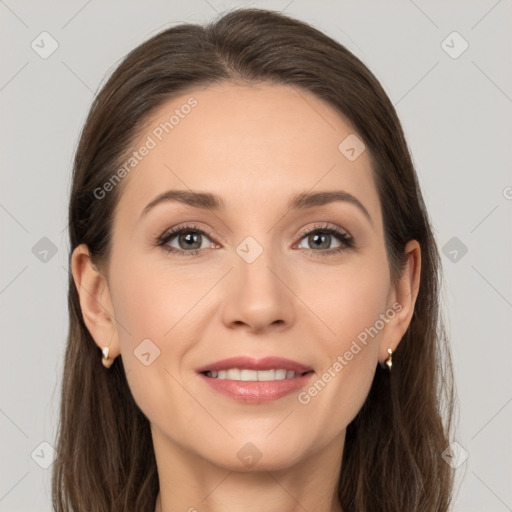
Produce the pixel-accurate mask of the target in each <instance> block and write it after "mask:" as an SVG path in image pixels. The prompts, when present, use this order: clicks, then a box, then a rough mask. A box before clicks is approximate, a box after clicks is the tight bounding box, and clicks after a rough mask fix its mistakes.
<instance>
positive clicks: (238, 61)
mask: <svg viewBox="0 0 512 512" xmlns="http://www.w3.org/2000/svg"><path fill="white" fill-rule="evenodd" d="M69 230H70V231H69V233H70V241H71V255H70V267H71V275H70V281H69V311H70V330H69V337H68V345H67V349H66V358H65V370H64V378H63V391H62V412H61V421H60V430H59V434H58V453H59V456H58V458H57V461H56V463H55V464H54V474H53V501H54V507H55V510H57V511H71V510H73V511H88V512H91V511H110V512H112V511H132V510H133V511H139V512H140V511H148V512H153V511H156V512H159V511H169V512H170V511H178V510H198V511H201V510H210V511H216V510H244V511H250V510H262V509H264V510H267V511H274V510H275V511H285V510H289V511H292V510H299V509H300V510H311V511H313V510H315V511H319V512H323V511H344V512H348V511H373V510H375V511H398V510H400V511H403V510H406V511H408V512H409V511H410V512H412V511H420V510H421V511H445V510H448V509H449V504H450V500H451V495H452V485H453V474H452V469H451V468H450V466H449V465H448V464H447V463H446V462H445V461H444V459H443V458H442V456H441V455H442V452H443V451H444V450H445V449H446V448H447V446H448V445H449V442H450V429H451V428H452V409H453V389H452V384H451V383H452V369H451V363H450V352H449V349H448V347H447V345H446V340H445V336H444V329H443V324H442V319H441V316H440V314H439V303H438V291H439V287H440V276H441V274H440V260H439V256H438V252H437V248H436V244H435V241H434V238H433V234H432V230H431V227H430V224H429V220H428V215H427V212H426V209H425V205H424V202H423V199H422V196H421V192H420V190H419V186H418V180H417V177H416V174H415V170H414V167H413V164H412V161H411V157H410V155H409V152H408V148H407V144H406V141H405V139H404V134H403V131H402V128H401V126H400V122H399V120H398V118H397V115H396V112H395V110H394V108H393V106H392V104H391V102H390V101H389V98H388V97H387V96H386V94H385V92H384V91H383V89H382V87H381V86H380V84H379V83H378V81H377V80H376V78H375V77H374V76H373V75H372V74H371V72H370V71H369V70H368V69H367V68H366V67H365V66H364V64H363V63H362V62H361V61H359V60H358V59H357V58H356V57H355V56H354V55H352V54H351V53H350V52H348V51H347V50H346V49H345V48H344V47H343V46H342V45H340V44H339V43H337V42H336V41H334V40H332V39H330V38H329V37H327V36H326V35H324V34H322V33H321V32H319V31H317V30H316V29H314V28H312V27H311V26H309V25H307V24H305V23H302V22H299V21H296V20H294V19H291V18H289V17H287V16H284V15H280V14H277V13H274V12H270V11H264V10H257V9H243V10H238V11H233V12H230V13H228V14H226V15H225V16H223V17H221V18H220V19H219V20H217V21H216V22H214V23H211V24H210V25H208V26H206V27H201V26H197V25H179V26H175V27H173V28H170V29H167V30H165V31H163V32H161V33H160V34H158V35H156V36H155V37H153V38H151V39H150V40H148V41H146V42H145V43H143V44H142V45H140V46H139V47H138V48H136V49H135V50H133V51H132V52H131V53H130V54H129V55H128V56H127V57H126V58H125V59H124V61H123V62H122V63H121V64H120V65H119V66H118V68H117V69H116V70H115V71H114V73H113V74H112V76H111V77H110V78H109V80H108V81H107V83H106V84H105V85H104V87H103V88H102V90H101V91H100V93H99V94H98V96H97V98H96V99H95V101H94V104H93V106H92V108H91V111H90V114H89V116H88V119H87V121H86V124H85V127H84V129H83V132H82V134H81V139H80V143H79V146H78V148H77V152H76V158H75V163H74V173H73V185H72V191H71V199H70V209H69ZM102 363H103V364H102Z"/></svg>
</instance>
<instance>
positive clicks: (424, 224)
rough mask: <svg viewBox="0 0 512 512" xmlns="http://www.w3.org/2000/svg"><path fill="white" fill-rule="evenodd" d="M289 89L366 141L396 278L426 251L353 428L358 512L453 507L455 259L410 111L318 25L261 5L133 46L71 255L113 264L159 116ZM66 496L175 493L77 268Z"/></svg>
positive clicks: (351, 461)
mask: <svg viewBox="0 0 512 512" xmlns="http://www.w3.org/2000/svg"><path fill="white" fill-rule="evenodd" d="M262 82H264V83H274V84H286V85H289V86H292V87H295V88H297V89H298V90H304V91H309V92H311V93H313V94H315V95H316V96H317V97H318V98H321V99H323V100H324V101H325V102H327V104H329V105H330V106H331V107H332V108H333V109H334V110H336V111H337V112H338V113H339V115H340V116H342V117H343V119H344V120H346V122H348V123H349V125H350V126H351V127H353V128H354V131H355V132H356V133H357V134H358V136H359V137H360V138H361V139H362V140H363V142H364V144H365V145H366V148H367V151H368V154H369V156H370V159H371V163H372V172H373V176H374V179H375V183H376V188H377V190H378V193H379V200H380V204H381V210H382V218H383V224H384V237H385V244H386V252H387V255H388V261H389V267H390V275H391V280H392V282H393V283H396V281H397V279H398V278H399V277H400V275H401V271H402V270H403V268H404V264H405V261H406V260H405V254H404V247H405V245H406V243H407V242H408V241H409V240H412V239H415V240H417V241H418V242H419V243H420V246H421V277H420V290H419V293H418V296H417V300H416V304H415V310H414V314H413V317H412V320H411V323H410V325H409V328H408V330H407V332H406V333H405V335H404V336H403V338H402V340H401V342H400V344H399V346H398V347H397V349H396V351H395V352H394V354H393V372H392V374H389V373H388V372H386V371H385V370H383V369H381V368H380V367H379V366H377V370H376V374H375V377H374V380H373V383H372V386H371V389H370V392H369V394H368V397H367V399H366V401H365V403H364V405H363V407H362V408H361V410H360V411H359V413H358V414H357V416H356V417H355V419H354V420H353V421H352V422H351V423H350V424H349V425H348V427H347V432H346V441H345V448H344V452H343V457H342V461H340V463H342V471H341V476H340V481H339V486H338V498H339V501H340V503H341V505H342V507H343V510H344V511H345V512H352V511H354V512H355V511H366V512H370V511H379V512H386V511H389V512H391V511H393V512H396V510H407V511H411V512H414V511H418V512H419V511H427V510H428V511H439V512H441V511H446V510H448V508H449V504H450V501H451V496H452V486H453V470H452V469H451V467H450V466H449V465H448V464H447V463H446V462H445V461H444V460H443V458H442V457H441V453H442V452H443V450H444V449H445V448H446V447H447V445H448V444H449V438H450V431H451V428H452V416H453V407H454V390H453V375H452V373H453V371H452V363H451V355H450V350H449V347H448V343H447V339H446V335H445V329H444V325H443V322H442V318H441V314H440V304H439V291H440V286H441V261H440V257H439V253H438V250H437V246H436V243H435V240H434V236H433V233H432V229H431V227H430V222H429V218H428V214H427V211H426V208H425V204H424V202H423V198H422V195H421V192H420V188H419V184H418V180H417V176H416V172H415V169H414V165H413V163H412V159H411V156H410V154H409V150H408V147H407V143H406V141H405V137H404V133H403V130H402V127H401V125H400V122H399V119H398V117H397V114H396V111H395V109H394V107H393V105H392V103H391V101H390V100H389V98H388V97H387V95H386V93H385V92H384V90H383V88H382V87H381V85H380V84H379V82H378V80H377V79H376V78H375V77H374V75H373V74H372V73H371V72H370V71H369V70H368V69H367V67H366V66H365V65H364V64H363V63H362V62H361V61H360V60H359V59H358V58H357V57H356V56H354V55H353V54H352V53H351V52H349V51H348V50H347V49H346V48H345V47H344V46H343V45H341V44H340V43H338V42H336V41H335V40H333V39H331V38H330V37H328V36H327V35H325V34H323V33H322V32H320V31H319V30H317V29H315V28H313V27H312V26H310V25H308V24H307V23H304V22H301V21H298V20H295V19H293V18H290V17H288V16H286V15H283V14H278V13H276V12H272V11H267V10H261V9H239V10H235V11H232V12H228V13H227V14H226V15H224V16H222V17H220V18H219V19H217V20H215V21H214V22H212V23H210V24H208V25H206V26H204V27H203V26H200V25H193V24H181V25H178V26H174V27H172V28H169V29H166V30H164V31H162V32H160V33H159V34H157V35H156V36H154V37H152V38H150V39H149V40H147V41H145V42H144V43H143V44H141V45H140V46H138V47H137V48H135V49H134V50H133V51H131V52H130V53H129V54H128V55H127V56H126V57H125V58H124V59H123V61H122V62H121V63H120V64H119V66H118V67H117V68H116V69H115V71H114V72H113V74H112V75H111V76H110V78H109V79H108V81H107V82H106V83H105V85H104V86H103V87H102V89H101V90H100V92H99V94H98V95H97V96H96V98H95V99H94V102H93V104H92V106H91V109H90V112H89V115H88V117H87V120H86V123H85V125H84V128H83V130H82V133H81V136H80V141H79V144H78V147H77V150H76V155H75V159H74V168H73V179H72V189H71V194H70V203H69V237H70V258H71V253H72V252H73V250H74V249H75V248H76V247H77V246H78V245H80V244H86V245H87V246H88V248H89V250H90V253H91V256H92V259H93V261H94V262H95V263H97V264H98V265H102V264H105V263H106V262H108V259H109V255H110V250H111V243H112V226H113V219H114V214H115V209H116V205H117V204H118V202H119V198H120V196H121V194H122V191H123V186H124V185H125V184H124V183H123V182H121V183H120V184H119V185H118V186H116V187H114V188H113V189H112V190H111V191H110V192H109V193H108V194H106V195H105V197H103V198H102V199H101V200H98V199H97V198H96V197H95V195H94V190H96V189H97V188H98V187H101V186H102V185H103V184H104V183H105V182H106V181H108V180H109V178H111V176H112V175H113V174H114V173H115V172H116V169H118V167H119V166H120V165H121V164H122V162H123V160H124V158H125V156H126V154H127V152H128V151H129V149H130V148H131V146H132V145H133V143H134V142H135V141H136V140H137V137H138V136H139V135H140V133H141V128H142V127H143V126H144V123H145V122H146V121H147V120H148V119H149V118H150V116H151V115H152V114H153V113H154V112H155V111H156V110H157V109H158V108H159V107H160V106H161V105H162V104H163V103H164V102H167V101H169V100H170V99H172V98H174V97H176V96H177V95H181V94H184V93H186V92H187V91H191V90H193V89H196V88H198V87H206V86H208V85H211V84H214V83H219V84H222V83H237V84H240V83H262ZM68 307H69V320H70V325H69V333H68V340H67V346H66V353H65V369H64V375H63V383H62V398H61V415H60V424H59V430H58V434H57V452H58V456H57V459H56V461H55V463H54V465H53V475H52V477H53V481H52V497H53V505H54V508H55V510H56V511H57V512H70V511H85V510H87V511H88V512H107V511H108V512H115V511H119V512H120V511H123V512H129V511H133V512H135V511H137V512H141V511H147V512H153V511H154V507H155V501H156V497H157V494H158V490H159V482H158V472H157V468H156V460H155V455H154V449H153V445H152V439H151V432H150V426H149V421H148V419H147V418H146V417H145V416H144V415H143V414H142V412H141V411H140V409H139V408H138V406H137V404H136V403H135V402H134V399H133V397H132V395H131V392H130V389H129V386H128V383H127V380H126V376H125V372H124V368H123V363H122V359H121V358H120V357H118V358H116V360H115V362H114V364H113V366H112V368H111V369H110V370H108V371H106V370H105V368H103V366H102V365H101V363H100V351H99V349H98V347H97V346H96V344H95V342H94V340H93V339H92V337H91V335H90V333H89V331H88V329H87V327H86V325H85V323H84V320H83V317H82V312H81V308H80V304H79V299H78V293H77V290H76V287H75V284H74V281H73V278H72V276H71V275H70V278H69V289H68Z"/></svg>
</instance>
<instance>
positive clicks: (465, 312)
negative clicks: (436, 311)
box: [0, 0, 512, 512]
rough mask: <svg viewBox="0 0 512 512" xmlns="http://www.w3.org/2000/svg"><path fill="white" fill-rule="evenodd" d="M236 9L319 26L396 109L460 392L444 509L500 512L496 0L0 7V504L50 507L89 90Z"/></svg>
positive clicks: (510, 245)
mask: <svg viewBox="0 0 512 512" xmlns="http://www.w3.org/2000/svg"><path fill="white" fill-rule="evenodd" d="M236 5H245V6H256V7H266V8H270V9H275V10H284V12H286V13H288V14H290V15H292V16H295V17H297V18H299V19H302V20H305V21H307V22H309V23H311V24H313V25H314V26H316V27H317V28H319V29H321V30H323V31H325V32H326V33H327V34H329V35H330V36H332V37H334V38H335V39H337V40H338V41H340V42H341V43H342V44H344V45H345V46H346V47H347V48H348V49H349V50H351V51H352V52H354V53H355V54H356V55H357V56H358V57H359V58H361V59H362V60H363V62H365V63H366V64H367V65H368V67H369V68H370V69H371V70H372V71H373V72H374V74H375V75H376V76H377V78H378V79H379V80H380V81H381V83H382V85H383V86H384V88H385V89H386V91H387V93H388V95H389V96H390V98H391V100H392V101H393V103H394V104H395V105H396V107H397V110H398V114H399V116H400V119H401V121H402V123H403V126H404V129H405V132H406V136H407V139H408V142H409V146H410V149H411V152H412V155H413V158H414V162H415V164H416V167H417V172H418V175H419V179H420V182H421V186H422V191H423V194H424V197H425V200H426V202H427V207H428V209H429V212H430V215H431V218H432V223H433V226H434V230H435V234H436V238H437V241H438V244H439V246H440V248H444V249H443V252H444V253H445V254H443V264H444V276H445V286H444V295H443V300H444V303H443V305H444V310H445V315H446V318H447V321H448V328H449V333H450V337H451V343H452V350H453V356H454V363H455V371H456V378H457V387H458V394H459V401H460V419H459V428H458V431H457V434H456V436H455V437H454V439H453V440H452V441H454V442H457V443H458V445H460V447H461V448H460V449H459V450H460V454H462V455H464V454H465V453H467V455H468V457H467V459H465V460H463V461H462V462H461V463H460V465H459V466H458V470H457V473H458V486H459V487H458V496H457V499H456V502H455V505H454V508H453V510H455V511H464V512H472V511H475V512H476V511H485V512H490V511H497V512H501V511H506V510H512V487H511V485H510V482H512V478H511V477H512V442H511V436H510V432H512V404H511V401H512V383H511V371H510V364H511V361H512V343H511V338H510V330H511V327H512V315H511V313H512V271H511V265H510V262H511V261H512V258H511V255H512V242H511V234H512V229H511V228H512V222H511V221H512V199H511V198H512V173H511V172H510V163H511V161H512V158H511V156H512V149H511V148H512V144H511V142H512V139H511V134H512V115H511V113H512V76H511V66H510V65H511V63H512V60H511V56H512V32H511V30H510V20H511V19H512V2H511V1H510V0H500V1H496V0H485V1H484V0H482V1H478V2H477V1H472V2H469V1H451V2H442V1H435V2H434V1H430V2H427V1H426V0H415V1H412V0H411V1H407V0H401V1H395V2H390V1H387V2H382V1H377V0H374V1H364V2H362V1H345V0H343V1H325V0H324V1H316V2H306V1H301V0H292V1H290V0H283V1H277V0H276V1H266V2H265V1H259V2H239V3H237V2H232V1H224V2H223V1H215V0H208V1H206V0H197V1H190V2H177V1H160V2H159V1H156V0H154V1H146V2H142V1H139V2H135V1H123V2H121V1H117V2H115V1H108V2H107V1H102V2H100V1H99V0H89V1H86V0H81V1H75V0H73V1H69V0H68V1H66V2H64V1H60V2H57V1H48V0H46V1H35V0H31V1H21V0H0V41H1V42H0V44H1V48H2V53H1V56H2V58H1V67H0V105H1V126H0V129H1V136H0V140H1V157H2V158H1V163H2V166H1V169H2V172H1V178H0V179H1V185H0V222H1V228H2V244H1V246H0V250H1V273H0V312H1V315H2V316H1V329H2V338H1V339H2V351H1V354H2V357H1V358H0V365H1V372H0V379H1V387H0V390H1V395H0V433H1V436H0V443H1V457H0V460H1V463H0V464H1V469H0V510H1V511H9V512H14V511H28V510H31V511H49V510H51V503H50V471H51V468H50V467H49V468H48V469H44V468H43V467H41V466H45V465H47V464H50V463H51V460H52V455H51V447H49V446H47V445H40V443H42V442H47V443H49V444H50V445H51V444H52V443H53V441H54V435H55V429H56V425H57V417H58V416H57V414H58V408H59V403H58V402H59V393H60V389H59V386H60V378H61V372H62V357H63V351H64V345H65V339H66V334H67V302H66V286H67V276H68V274H67V273H68V249H69V247H68V241H67V232H66V222H67V220H66V217H67V210H66V208H67V201H68V191H69V180H70V171H71V162H72V157H73V152H74V150H75V147H76V143H77V140H78V136H79V132H80V129H81V127H82V125H83V122H84V120H85V116H86V113H87V111H88V109H89V107H90V104H91V101H92V99H93V95H94V93H95V92H96V91H97V90H98V88H99V86H100V84H102V83H104V81H105V78H106V76H107V75H108V74H110V72H112V70H113V69H114V67H115V66H116V64H117V63H118V62H119V59H121V58H122V57H123V56H124V55H125V54H126V53H127V52H128V51H130V50H131V49H132V48H134V47H135V46H136V45H138V44H139V43H141V42H142V41H144V40H145V39H147V38H148V37H150V36H152V35H153V34H155V33H157V32H159V31H160V30H162V29H164V28H166V27H169V26H172V25H174V24H177V23H180V22H184V21H187V22H197V23H203V22H206V21H209V20H211V19H212V18H213V17H214V16H216V15H217V12H221V11H222V10H224V9H225V8H231V7H234V6H236ZM43 31H47V32H49V33H50V34H51V36H52V37H53V38H54V39H55V40H56V41H57V43H58V49H57V50H56V51H55V52H54V53H53V54H52V55H51V56H49V57H48V58H47V59H43V58H41V57H40V55H39V54H38V53H36V52H35V51H34V50H33V49H32V47H31V43H32V41H34V40H35V41H36V43H37V41H40V39H37V38H38V36H39V34H40V33H41V32H43ZM453 31H457V32H458V33H459V34H460V35H461V36H462V37H463V38H464V40H466V41H467V43H468V44H469V47H468V49H467V50H466V51H465V52H464V53H462V54H461V55H460V56H458V58H453V57H452V56H450V55H449V54H448V53H447V52H446V51H445V49H449V47H451V49H449V51H451V52H452V54H453V52H458V51H460V49H461V48H462V46H461V44H462V41H461V40H460V39H457V36H455V39H454V37H453V36H451V37H450V38H448V39H447V40H446V42H445V43H444V48H443V46H442V42H443V41H444V40H445V39H446V38H447V36H449V35H450V34H451V33H452V32H453ZM40 44H41V43H40ZM447 45H448V48H447ZM45 47H46V48H48V44H46V46H45ZM45 237H46V238H47V239H48V240H46V239H44V238H45ZM453 237H456V239H455V240H452V238H453ZM41 239H44V240H41ZM49 241H50V243H49ZM446 244H448V245H446ZM52 246H54V247H53V249H54V251H56V252H55V254H53V253H52V251H51V249H52ZM464 247H465V248H467V253H465V254H464ZM45 250H48V251H49V252H47V253H45V252H44V251H45ZM454 250H455V251H457V252H456V253H454V252H453V251H454ZM98 364H100V361H99V359H98ZM462 450H463V451H462ZM463 458H464V457H462V459H463ZM462 459H460V457H459V462H460V460H462Z"/></svg>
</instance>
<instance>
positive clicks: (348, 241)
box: [298, 225, 354, 256]
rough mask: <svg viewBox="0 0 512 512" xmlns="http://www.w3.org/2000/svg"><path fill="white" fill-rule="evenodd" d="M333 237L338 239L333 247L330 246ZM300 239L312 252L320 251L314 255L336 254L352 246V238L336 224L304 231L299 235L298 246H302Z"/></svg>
mask: <svg viewBox="0 0 512 512" xmlns="http://www.w3.org/2000/svg"><path fill="white" fill-rule="evenodd" d="M333 239H334V240H337V241H338V245H337V246H335V247H332V243H333ZM302 240H304V241H305V242H306V244H308V245H309V247H305V248H306V249H310V250H311V251H312V253H320V254H315V256H317V255H325V256H327V255H331V254H337V253H339V252H341V251H344V250H345V249H349V248H351V247H353V246H354V240H353V238H352V237H351V236H350V235H349V234H348V233H347V232H346V231H345V230H344V229H342V228H339V227H337V226H332V227H331V226H328V225H324V226H320V227H315V228H313V229H311V230H309V231H306V232H305V233H303V234H302V235H301V242H300V243H299V245H298V247H299V248H304V247H303V246H302V245H301V244H302Z"/></svg>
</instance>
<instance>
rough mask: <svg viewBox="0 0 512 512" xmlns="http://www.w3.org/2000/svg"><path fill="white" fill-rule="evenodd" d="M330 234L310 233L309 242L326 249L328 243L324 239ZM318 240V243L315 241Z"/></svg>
mask: <svg viewBox="0 0 512 512" xmlns="http://www.w3.org/2000/svg"><path fill="white" fill-rule="evenodd" d="M329 237H330V235H318V234H316V235H312V236H310V243H311V241H313V244H312V245H315V246H316V247H321V248H322V249H328V248H329V243H328V242H326V240H329ZM318 241H320V243H317V242H318Z"/></svg>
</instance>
